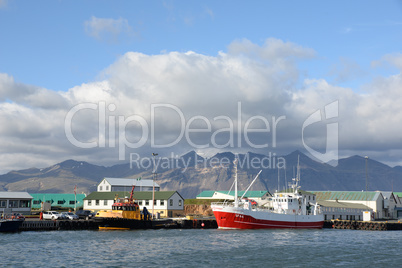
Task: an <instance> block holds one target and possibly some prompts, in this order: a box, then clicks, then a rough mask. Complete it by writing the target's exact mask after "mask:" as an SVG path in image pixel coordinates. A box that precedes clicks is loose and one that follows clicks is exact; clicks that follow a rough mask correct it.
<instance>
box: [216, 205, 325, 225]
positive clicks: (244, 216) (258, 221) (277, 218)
mask: <svg viewBox="0 0 402 268" xmlns="http://www.w3.org/2000/svg"><path fill="white" fill-rule="evenodd" d="M212 210H213V212H214V215H215V219H216V222H217V224H218V228H220V229H277V228H294V229H321V228H322V227H323V225H324V216H323V215H297V214H280V213H274V212H269V211H256V210H246V209H242V208H234V207H229V208H225V207H213V208H212Z"/></svg>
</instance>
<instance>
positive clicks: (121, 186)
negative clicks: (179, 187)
mask: <svg viewBox="0 0 402 268" xmlns="http://www.w3.org/2000/svg"><path fill="white" fill-rule="evenodd" d="M133 185H135V189H134V191H136V192H137V191H145V192H146V191H153V190H152V189H153V186H155V191H159V190H160V186H159V185H158V184H157V183H156V182H155V183H154V182H153V180H143V179H141V178H137V179H130V178H104V179H103V180H102V181H101V182H100V183H99V184H98V187H97V191H98V192H125V191H131V188H132V187H133Z"/></svg>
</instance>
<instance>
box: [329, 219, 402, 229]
mask: <svg viewBox="0 0 402 268" xmlns="http://www.w3.org/2000/svg"><path fill="white" fill-rule="evenodd" d="M324 228H333V229H350V230H367V231H391V230H402V223H401V222H397V221H353V220H352V221H351V220H331V221H326V222H325V223H324Z"/></svg>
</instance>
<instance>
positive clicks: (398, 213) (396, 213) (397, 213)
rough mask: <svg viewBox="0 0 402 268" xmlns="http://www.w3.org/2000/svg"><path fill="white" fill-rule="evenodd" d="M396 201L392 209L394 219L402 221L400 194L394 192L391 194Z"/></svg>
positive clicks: (401, 195) (401, 199)
mask: <svg viewBox="0 0 402 268" xmlns="http://www.w3.org/2000/svg"><path fill="white" fill-rule="evenodd" d="M393 194H394V196H395V199H396V207H395V209H394V216H395V219H398V220H401V219H402V192H394V193H393Z"/></svg>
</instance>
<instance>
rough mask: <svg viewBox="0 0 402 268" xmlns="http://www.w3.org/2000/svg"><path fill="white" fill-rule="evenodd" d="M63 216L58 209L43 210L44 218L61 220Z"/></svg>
mask: <svg viewBox="0 0 402 268" xmlns="http://www.w3.org/2000/svg"><path fill="white" fill-rule="evenodd" d="M62 218H63V216H62V215H60V213H59V212H57V211H44V212H43V219H44V220H59V219H62Z"/></svg>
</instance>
